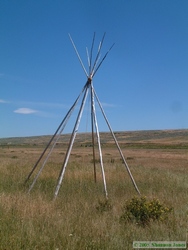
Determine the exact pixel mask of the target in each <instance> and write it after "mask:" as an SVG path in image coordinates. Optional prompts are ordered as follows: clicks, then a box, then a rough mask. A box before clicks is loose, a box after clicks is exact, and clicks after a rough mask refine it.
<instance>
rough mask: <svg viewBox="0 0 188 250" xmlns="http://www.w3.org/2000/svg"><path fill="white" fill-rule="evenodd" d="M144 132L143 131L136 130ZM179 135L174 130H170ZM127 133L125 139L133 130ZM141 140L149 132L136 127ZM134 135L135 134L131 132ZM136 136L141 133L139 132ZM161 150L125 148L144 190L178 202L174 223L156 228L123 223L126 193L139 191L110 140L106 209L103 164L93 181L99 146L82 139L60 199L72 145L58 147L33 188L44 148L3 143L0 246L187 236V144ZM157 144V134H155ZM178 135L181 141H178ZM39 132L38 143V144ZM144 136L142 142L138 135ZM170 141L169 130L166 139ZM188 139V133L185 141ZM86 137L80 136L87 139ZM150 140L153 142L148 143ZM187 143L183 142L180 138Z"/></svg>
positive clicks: (123, 245) (114, 243) (115, 243)
mask: <svg viewBox="0 0 188 250" xmlns="http://www.w3.org/2000/svg"><path fill="white" fill-rule="evenodd" d="M135 133H136V132H135ZM170 135H171V133H170ZM118 136H119V139H120V140H121V142H122V143H124V140H125V136H124V135H123V136H122V138H121V136H120V134H118ZM136 136H137V138H138V137H139V138H141V139H140V143H142V140H145V139H143V138H144V135H143V134H138V133H136ZM126 138H127V136H126ZM131 138H133V134H132V137H131ZM166 138H168V144H169V145H170V147H168V148H166V149H165V148H163V149H161V148H160V147H159V145H158V146H157V147H156V148H150V147H148V148H146V147H144V148H142V147H141V146H140V145H139V146H138V145H137V147H135V146H134V145H133V146H132V147H130V146H129V147H128V148H127V149H126V147H125V148H123V151H124V153H125V156H126V157H127V162H128V164H129V166H130V169H131V171H132V174H133V176H134V178H135V180H136V182H137V185H138V187H139V189H140V191H141V193H142V195H145V196H147V197H149V198H153V197H156V198H158V199H159V200H160V201H161V202H162V203H165V204H166V205H167V206H169V207H173V208H174V212H173V213H172V214H171V216H170V217H169V220H168V221H167V222H166V223H162V222H160V223H159V222H155V223H153V224H150V225H149V226H148V227H145V228H143V227H140V226H138V225H134V224H125V225H122V224H121V223H120V222H119V218H120V216H121V214H122V208H123V205H124V204H125V202H126V200H128V199H131V198H132V197H134V196H136V195H137V194H136V191H135V190H134V187H133V185H132V183H131V181H130V178H129V176H128V174H127V172H126V170H125V167H124V165H123V164H122V161H121V160H120V156H119V154H118V152H117V150H116V149H115V148H114V147H113V146H111V145H109V144H108V143H107V144H106V145H104V147H103V156H104V167H105V173H106V181H107V189H108V193H109V202H110V204H111V205H112V209H111V210H109V211H105V212H100V211H98V210H97V209H96V207H97V206H98V205H99V200H100V201H104V200H105V198H104V197H105V196H104V188H103V183H102V178H101V173H100V167H99V166H98V164H97V183H96V184H95V183H94V180H93V164H92V162H91V158H92V149H91V148H90V147H83V146H82V147H81V146H80V144H78V145H76V147H75V148H74V150H73V151H72V155H71V158H70V163H69V164H68V166H67V170H66V173H65V177H64V180H63V182H62V186H61V189H60V193H59V196H58V198H57V199H56V200H55V201H54V200H53V193H54V189H55V186H56V184H57V177H58V175H59V171H60V168H61V165H62V160H63V157H64V148H65V146H63V147H62V148H61V147H58V148H57V149H56V150H55V151H54V153H53V156H52V157H51V158H50V160H49V163H48V164H47V165H46V166H45V168H44V170H43V172H42V174H41V176H40V177H39V179H38V181H37V183H36V185H35V187H34V189H33V190H32V191H31V193H30V194H28V193H27V191H28V186H24V185H23V183H24V180H25V178H26V176H27V175H28V173H29V172H30V170H31V168H32V166H33V164H34V163H35V162H36V160H37V159H38V157H39V155H40V153H41V151H42V147H41V146H40V147H37V146H36V145H35V146H32V145H31V146H27V147H26V146H25V145H22V146H16V145H15V146H9V147H5V146H3V147H1V149H0V159H1V162H0V183H1V185H0V249H15V250H17V249H18V250H20V249H45V250H46V249H54V250H55V249H56V250H57V249H71V250H72V249H76V250H77V249H118V250H119V249H132V242H133V241H134V240H140V241H141V240H144V241H146V240H158V241H160V240H172V241H175V240H176V241H178V240H179V241H184V240H186V230H187V229H188V225H187V219H188V209H187V200H188V192H187V190H188V184H187V183H188V175H187V174H188V169H187V150H186V149H184V148H181V147H180V148H177V147H174V148H173V145H177V143H181V138H180V137H179V136H178V137H177V139H176V141H173V136H171V137H170V138H171V139H169V136H166ZM148 140H149V143H153V144H155V145H156V143H157V139H156V138H154V139H153V141H152V138H151V137H150V138H148ZM177 141H178V142H177ZM36 142H37V141H36V138H35V143H36ZM136 142H137V141H136ZM162 142H163V143H164V144H163V145H166V141H165V140H164V138H163V137H162V136H161V139H160V145H161V143H162ZM185 142H186V140H185V139H183V143H184V145H185ZM79 143H80V142H79ZM144 143H145V144H147V141H146V140H145V142H144ZM178 145H179V144H178Z"/></svg>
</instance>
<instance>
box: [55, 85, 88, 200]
mask: <svg viewBox="0 0 188 250" xmlns="http://www.w3.org/2000/svg"><path fill="white" fill-rule="evenodd" d="M88 85H89V80H88V81H87V83H86V85H85V93H84V97H83V99H82V103H81V106H80V109H79V112H78V116H77V119H76V123H75V126H74V128H73V131H72V134H71V138H70V141H69V145H68V148H67V152H66V155H65V159H64V162H63V165H62V168H61V171H60V174H59V178H58V183H57V186H56V189H55V193H54V198H56V197H57V195H58V193H59V189H60V187H61V183H62V181H63V177H64V174H65V170H66V166H67V163H68V160H69V156H70V153H71V150H72V146H73V144H74V140H75V138H76V135H77V132H78V128H79V124H80V120H81V117H82V113H83V109H84V106H85V101H86V99H87V95H88Z"/></svg>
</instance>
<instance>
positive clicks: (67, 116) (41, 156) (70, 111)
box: [25, 86, 85, 183]
mask: <svg viewBox="0 0 188 250" xmlns="http://www.w3.org/2000/svg"><path fill="white" fill-rule="evenodd" d="M84 89H85V86H84V87H83V89H82V91H81V93H80V94H79V96H78V97H77V99H76V100H75V102H74V103H73V105H72V106H71V108H70V109H69V111H68V112H67V114H66V115H65V117H64V119H63V120H62V122H61V123H60V125H59V127H58V128H57V130H56V131H55V133H54V135H53V136H52V138H51V139H50V141H49V142H48V144H47V146H46V147H45V149H44V150H43V152H42V154H41V155H40V157H39V159H38V160H37V162H36V163H35V165H34V166H33V168H32V170H31V172H30V173H29V175H28V177H27V178H26V180H25V183H27V182H28V180H29V179H30V177H31V176H32V174H33V172H34V171H35V169H36V167H37V166H38V164H39V163H40V161H41V160H42V158H43V156H44V154H45V153H46V151H47V149H48V148H49V146H50V145H51V143H52V141H53V140H54V138H55V136H56V135H57V134H58V132H59V130H60V129H61V127H62V126H63V124H65V125H66V123H67V121H68V119H69V118H70V116H71V114H72V112H73V110H74V108H75V106H76V104H77V103H78V101H79V99H80V96H81V94H82V93H83V91H84ZM64 127H65V126H64ZM64 127H63V129H64ZM62 131H63V130H61V133H62Z"/></svg>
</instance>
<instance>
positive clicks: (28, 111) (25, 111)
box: [14, 108, 38, 115]
mask: <svg viewBox="0 0 188 250" xmlns="http://www.w3.org/2000/svg"><path fill="white" fill-rule="evenodd" d="M37 112H38V111H37V110H34V109H29V108H19V109H16V110H14V113H17V114H24V115H28V114H34V113H37Z"/></svg>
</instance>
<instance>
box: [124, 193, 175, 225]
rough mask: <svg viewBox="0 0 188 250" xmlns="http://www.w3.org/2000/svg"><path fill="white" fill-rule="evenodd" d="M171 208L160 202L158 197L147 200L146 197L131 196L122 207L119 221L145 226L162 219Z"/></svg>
mask: <svg viewBox="0 0 188 250" xmlns="http://www.w3.org/2000/svg"><path fill="white" fill-rule="evenodd" d="M172 210H173V209H172V208H168V207H167V206H164V205H163V204H161V203H160V201H159V200H158V199H152V200H148V199H147V198H146V197H140V198H132V199H131V200H129V201H127V203H126V204H125V206H124V207H123V214H122V215H121V217H120V221H121V222H124V223H126V222H133V223H136V224H139V225H141V226H146V225H148V224H149V223H150V222H152V221H164V220H166V219H167V218H168V215H169V213H170V212H171V211H172Z"/></svg>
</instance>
